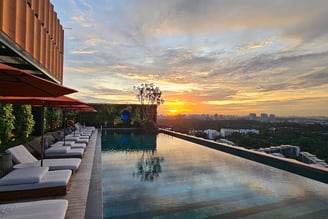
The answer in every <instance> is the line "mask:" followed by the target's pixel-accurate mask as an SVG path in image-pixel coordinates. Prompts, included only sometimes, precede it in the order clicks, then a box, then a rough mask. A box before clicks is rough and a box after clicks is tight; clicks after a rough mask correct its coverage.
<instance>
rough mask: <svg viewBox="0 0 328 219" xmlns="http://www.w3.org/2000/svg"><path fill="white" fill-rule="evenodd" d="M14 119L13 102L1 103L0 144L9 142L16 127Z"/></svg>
mask: <svg viewBox="0 0 328 219" xmlns="http://www.w3.org/2000/svg"><path fill="white" fill-rule="evenodd" d="M14 121H15V116H14V115H13V106H12V104H0V144H4V143H7V142H9V140H10V137H11V135H12V131H13V130H14V128H15V126H14Z"/></svg>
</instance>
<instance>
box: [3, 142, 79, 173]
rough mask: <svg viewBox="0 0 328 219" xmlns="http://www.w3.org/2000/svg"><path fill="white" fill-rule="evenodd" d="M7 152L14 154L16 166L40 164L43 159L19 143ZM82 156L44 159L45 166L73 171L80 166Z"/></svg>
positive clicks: (51, 168)
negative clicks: (39, 158) (37, 157)
mask: <svg viewBox="0 0 328 219" xmlns="http://www.w3.org/2000/svg"><path fill="white" fill-rule="evenodd" d="M6 153H10V154H11V155H12V159H13V162H14V163H15V164H16V165H15V166H14V168H25V167H32V166H40V165H41V161H40V160H37V159H36V158H35V157H34V156H33V155H32V154H31V153H30V152H29V151H28V150H27V149H26V148H25V146H24V145H18V146H15V147H12V148H9V149H7V150H6ZM80 164H81V159H80V158H65V159H43V166H45V167H49V170H65V169H69V170H72V171H73V172H75V171H77V170H78V168H79V167H80Z"/></svg>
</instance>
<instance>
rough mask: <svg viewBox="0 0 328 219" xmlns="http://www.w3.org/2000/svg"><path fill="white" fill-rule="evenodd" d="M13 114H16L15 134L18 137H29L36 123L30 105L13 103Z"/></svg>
mask: <svg viewBox="0 0 328 219" xmlns="http://www.w3.org/2000/svg"><path fill="white" fill-rule="evenodd" d="M13 110H14V111H13V114H14V116H15V118H16V119H15V124H14V126H15V130H14V135H15V137H17V138H21V139H27V138H28V137H29V135H30V134H31V133H32V131H33V126H34V124H35V122H34V120H33V115H32V107H31V106H30V105H13Z"/></svg>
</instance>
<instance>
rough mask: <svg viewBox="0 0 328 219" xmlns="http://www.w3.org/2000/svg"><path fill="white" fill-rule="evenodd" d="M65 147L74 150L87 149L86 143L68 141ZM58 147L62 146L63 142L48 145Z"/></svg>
mask: <svg viewBox="0 0 328 219" xmlns="http://www.w3.org/2000/svg"><path fill="white" fill-rule="evenodd" d="M65 145H66V146H70V147H71V149H74V148H83V149H85V148H86V147H87V144H86V143H76V142H73V141H70V142H69V143H68V144H65ZM58 146H64V142H62V141H58V142H56V143H55V144H52V145H50V147H58Z"/></svg>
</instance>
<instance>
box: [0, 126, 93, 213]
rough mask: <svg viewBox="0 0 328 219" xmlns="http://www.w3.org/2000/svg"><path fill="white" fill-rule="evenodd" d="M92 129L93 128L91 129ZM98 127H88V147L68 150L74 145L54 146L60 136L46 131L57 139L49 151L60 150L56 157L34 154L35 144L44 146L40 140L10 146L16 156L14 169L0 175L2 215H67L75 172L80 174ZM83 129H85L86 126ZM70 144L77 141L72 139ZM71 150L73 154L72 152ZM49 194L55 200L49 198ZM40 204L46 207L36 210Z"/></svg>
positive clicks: (51, 144) (8, 150)
mask: <svg viewBox="0 0 328 219" xmlns="http://www.w3.org/2000/svg"><path fill="white" fill-rule="evenodd" d="M90 130H92V131H91V132H89V131H90ZM95 130H96V129H95V128H92V129H89V128H88V129H87V130H86V131H88V133H89V135H88V142H87V144H85V148H84V149H83V148H75V149H68V148H70V146H59V145H60V144H57V146H54V145H53V144H56V142H59V141H57V140H58V139H56V138H50V137H49V136H51V133H46V134H45V135H44V138H45V139H48V140H49V139H52V140H54V141H56V142H49V143H50V144H49V146H48V148H47V149H46V150H45V154H46V151H49V150H50V151H51V150H53V151H57V153H53V155H56V156H53V157H55V158H47V156H46V158H44V159H42V160H38V159H37V158H36V157H35V156H34V155H33V154H35V152H37V150H35V151H33V152H34V153H33V154H32V153H31V152H30V150H31V149H32V150H33V149H34V147H35V148H36V147H40V143H39V145H37V144H36V142H37V140H35V141H33V143H30V142H29V143H27V144H26V145H17V146H14V147H11V148H8V149H7V150H6V154H10V155H11V157H12V163H13V169H12V171H10V172H9V173H8V174H6V175H5V176H3V177H1V178H0V218H7V217H8V218H11V217H13V218H15V217H19V216H17V215H19V214H20V213H23V212H28V213H27V215H25V214H23V215H22V216H24V218H65V215H66V211H67V209H68V206H69V201H68V200H65V199H66V198H65V197H67V194H68V193H69V192H70V188H71V185H72V178H73V175H75V174H77V173H78V171H79V168H80V166H81V164H82V163H83V159H82V158H83V154H84V152H85V149H86V148H87V147H88V144H89V141H90V139H91V137H92V135H93V134H94V133H96V134H95V135H97V132H95ZM80 131H82V132H83V131H84V129H83V127H82V128H81V130H80ZM47 137H49V138H47ZM65 137H66V136H65ZM95 138H96V136H95V137H93V142H92V143H93V144H94V143H95V140H94V139H95ZM70 144H73V143H72V142H70ZM93 148H94V147H93ZM65 151H66V152H65ZM69 151H71V155H72V156H69V155H68V154H69ZM72 151H73V152H79V153H80V155H81V156H80V158H75V155H74V154H73V152H72ZM60 155H62V156H60ZM50 157H51V155H50ZM88 159H89V158H88ZM41 162H42V166H41ZM86 162H88V161H86ZM82 174H83V173H82ZM75 192H78V191H75ZM46 197H51V199H54V200H45V198H46ZM37 206H39V207H41V208H42V210H41V211H39V212H34V210H33V209H35V208H36V207H37ZM42 206H44V208H43V207H42ZM56 206H57V207H56Z"/></svg>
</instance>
